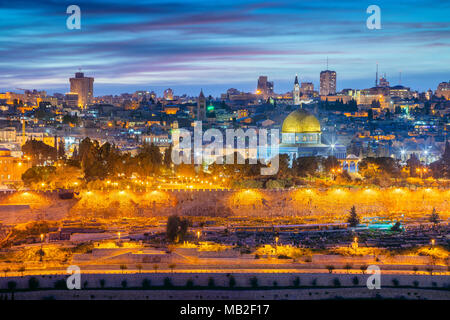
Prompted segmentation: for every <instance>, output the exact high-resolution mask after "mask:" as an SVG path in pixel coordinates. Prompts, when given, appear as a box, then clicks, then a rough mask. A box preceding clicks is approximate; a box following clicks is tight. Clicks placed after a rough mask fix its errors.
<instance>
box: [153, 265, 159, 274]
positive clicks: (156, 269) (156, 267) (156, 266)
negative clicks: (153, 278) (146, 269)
mask: <svg viewBox="0 0 450 320" xmlns="http://www.w3.org/2000/svg"><path fill="white" fill-rule="evenodd" d="M158 268H159V266H158V265H157V264H154V265H153V270H155V273H156V272H157V271H158Z"/></svg>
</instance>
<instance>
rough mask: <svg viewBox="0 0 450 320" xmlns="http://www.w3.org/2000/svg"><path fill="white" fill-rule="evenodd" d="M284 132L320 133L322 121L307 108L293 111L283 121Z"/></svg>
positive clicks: (282, 130) (282, 129)
mask: <svg viewBox="0 0 450 320" xmlns="http://www.w3.org/2000/svg"><path fill="white" fill-rule="evenodd" d="M281 132H282V133H320V132H321V131H320V122H319V120H317V118H316V117H315V116H313V115H312V114H311V113H309V112H308V111H306V110H303V109H299V110H295V111H293V112H291V113H290V114H289V115H288V116H287V117H286V119H284V121H283V127H282V128H281Z"/></svg>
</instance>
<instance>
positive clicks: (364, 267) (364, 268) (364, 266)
mask: <svg viewBox="0 0 450 320" xmlns="http://www.w3.org/2000/svg"><path fill="white" fill-rule="evenodd" d="M359 268H360V269H361V272H362V274H365V273H366V270H367V268H368V267H367V266H366V265H365V264H363V265H361V266H360V267H359Z"/></svg>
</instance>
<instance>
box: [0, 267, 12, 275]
mask: <svg viewBox="0 0 450 320" xmlns="http://www.w3.org/2000/svg"><path fill="white" fill-rule="evenodd" d="M2 271H3V273H4V274H5V277H6V274H7V273H8V272H10V271H11V269H10V268H4V269H3V270H2Z"/></svg>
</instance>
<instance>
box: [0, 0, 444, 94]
mask: <svg viewBox="0 0 450 320" xmlns="http://www.w3.org/2000/svg"><path fill="white" fill-rule="evenodd" d="M69 5H78V6H79V7H80V9H81V29H79V30H76V29H75V30H69V29H68V28H67V26H66V20H67V18H68V17H69V16H70V14H67V13H66V9H67V7H68V6H69ZM369 5H378V6H379V7H380V9H381V29H379V30H376V29H375V30H370V29H368V28H367V26H366V20H367V19H368V18H369V16H370V15H371V14H369V13H367V12H366V9H367V7H368V6H369ZM327 57H328V61H329V69H331V70H335V71H336V72H337V87H338V90H340V89H344V88H359V89H362V88H367V87H371V86H373V85H374V83H375V70H376V63H377V62H378V64H379V72H380V75H382V74H384V73H386V76H387V78H388V80H389V81H390V82H391V84H398V83H399V82H400V73H401V84H403V85H406V86H408V87H411V89H413V90H427V89H429V88H431V89H433V90H435V89H436V87H437V85H438V84H439V83H440V82H443V81H449V80H450V1H448V0H401V1H393V0H386V1H375V0H370V1H366V0H356V1H348V0H341V1H329V0H314V1H312V0H307V1H304V0H292V1H291V0H273V1H260V0H226V1H223V0H209V1H200V0H168V1H159V0H155V1H148V0H133V1H118V0H108V1H106V0H70V1H65V0H39V1H36V0H14V1H11V0H0V92H4V91H18V90H17V89H16V88H24V89H40V90H47V92H49V93H53V92H61V93H64V92H68V91H69V80H68V79H69V77H71V76H73V74H74V73H75V72H77V71H78V70H79V69H80V68H81V70H82V71H83V72H84V73H85V75H86V76H92V77H94V78H95V82H94V95H96V96H98V95H105V94H120V93H123V92H134V91H136V90H148V91H152V90H154V91H155V92H157V93H159V94H161V92H162V91H163V90H164V89H165V88H168V87H170V88H172V89H174V91H175V94H176V95H181V94H184V93H186V94H189V95H197V94H198V93H199V91H200V89H201V88H202V89H203V90H204V91H205V94H208V95H209V94H211V95H213V96H218V95H220V93H223V92H225V91H226V90H227V89H228V88H236V89H239V90H243V91H254V90H255V87H256V82H257V78H258V76H260V75H267V76H268V77H269V80H272V81H274V82H275V92H278V93H284V92H287V91H289V90H292V85H293V81H294V78H295V75H296V74H298V75H299V77H300V81H307V82H313V83H314V84H315V86H316V87H317V86H318V82H319V74H320V71H321V70H325V69H326V61H327Z"/></svg>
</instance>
